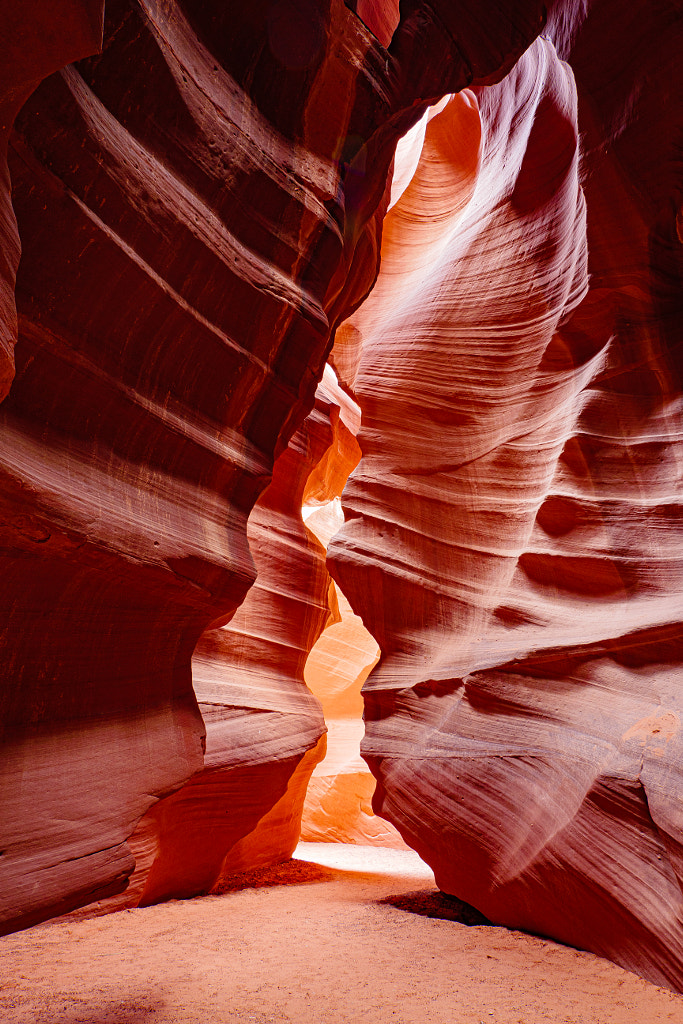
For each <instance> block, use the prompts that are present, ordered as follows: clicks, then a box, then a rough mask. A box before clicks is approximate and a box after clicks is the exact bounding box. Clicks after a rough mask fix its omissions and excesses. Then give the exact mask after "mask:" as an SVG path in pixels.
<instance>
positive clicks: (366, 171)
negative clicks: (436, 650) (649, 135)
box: [0, 0, 542, 928]
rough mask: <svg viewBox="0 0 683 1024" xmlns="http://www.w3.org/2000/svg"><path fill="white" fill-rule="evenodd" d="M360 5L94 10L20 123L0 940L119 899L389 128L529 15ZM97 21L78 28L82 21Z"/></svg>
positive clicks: (196, 717) (366, 260) (357, 253)
mask: <svg viewBox="0 0 683 1024" xmlns="http://www.w3.org/2000/svg"><path fill="white" fill-rule="evenodd" d="M67 6H68V5H67ZM382 6H383V5H377V4H372V3H370V4H359V14H356V13H355V11H353V10H351V9H350V7H347V6H346V5H344V4H343V3H341V0H329V2H327V0H320V2H313V0H301V2H300V3H297V4H290V3H286V2H283V3H281V4H276V5H274V6H273V5H272V4H270V3H265V2H262V0H256V2H254V3H250V4H247V5H243V6H242V7H240V8H239V9H236V8H235V5H232V4H225V3H224V2H222V0H208V2H207V0H202V2H201V3H200V2H194V0H186V2H180V0H139V2H138V0H109V2H108V3H107V5H106V20H105V30H104V46H103V51H102V54H101V56H98V57H94V58H92V59H89V60H86V61H84V62H82V63H81V64H80V65H78V66H71V67H69V68H67V69H66V70H64V71H62V72H61V73H59V74H57V75H54V76H53V77H51V78H50V79H48V80H47V81H46V82H45V83H43V85H41V86H40V87H39V88H38V89H37V90H36V92H35V93H34V94H33V95H32V96H31V98H30V100H29V101H28V103H27V104H26V105H25V106H24V107H23V109H22V111H21V114H20V116H19V118H18V121H17V124H16V129H15V133H14V136H13V139H12V144H11V151H12V152H11V166H10V171H11V178H12V184H13V189H14V195H13V202H14V210H15V213H16V217H17V222H18V230H19V237H20V240H21V246H22V253H23V254H22V262H21V267H20V270H19V274H18V278H17V285H16V300H17V308H18V312H19V341H18V344H17V349H16V362H17V372H16V378H15V381H14V384H13V386H12V389H11V392H10V395H9V397H8V398H7V399H6V400H5V401H4V402H3V405H2V410H1V411H2V423H1V426H0V430H1V431H2V441H1V443H0V444H1V447H0V451H1V453H2V454H1V456H0V459H1V466H0V472H1V474H2V519H3V531H2V558H1V571H2V579H3V588H2V596H1V598H0V601H1V607H2V623H3V640H2V642H3V648H2V650H3V687H2V693H1V696H0V701H1V707H0V711H1V714H2V721H3V742H4V751H3V753H4V758H3V764H4V768H3V779H2V806H3V835H2V843H1V846H2V850H3V855H2V858H1V860H0V873H1V876H2V914H1V917H2V921H3V922H4V925H3V927H4V928H11V927H17V926H19V925H22V924H29V923H31V922H32V921H35V920H38V919H40V918H41V917H44V916H46V915H48V914H50V913H54V912H56V910H58V909H66V908H68V907H70V906H74V905H76V904H78V903H83V902H86V901H88V900H91V899H94V898H95V897H96V896H100V895H102V894H104V893H108V892H113V891H116V890H120V889H121V888H122V887H123V886H125V884H126V879H127V877H128V875H129V874H130V873H131V871H132V868H133V857H132V855H131V852H130V848H129V847H128V845H127V838H128V837H129V836H130V835H131V833H132V831H133V829H134V828H135V825H136V822H137V821H138V820H139V819H140V818H141V816H142V815H143V814H144V813H145V812H146V811H147V810H148V809H149V808H150V807H151V806H152V805H154V803H155V802H156V801H157V800H158V799H159V797H161V796H163V795H165V794H168V793H170V792H171V791H173V790H174V789H176V788H177V787H178V786H179V785H180V784H181V783H182V782H183V781H185V780H186V779H187V778H188V777H189V776H191V775H192V774H193V773H194V772H196V771H197V770H199V769H200V768H201V767H202V765H203V754H202V744H203V737H204V725H203V722H202V719H201V716H200V714H199V711H198V709H197V704H196V700H195V697H194V694H193V691H192V686H191V676H190V658H191V654H192V651H193V648H194V646H195V644H196V642H197V640H198V638H199V637H200V636H201V634H202V633H203V632H204V630H205V629H206V628H207V627H209V626H214V627H216V628H217V627H219V626H220V625H222V624H224V623H225V622H227V621H229V619H230V617H231V615H232V614H233V613H234V611H235V609H236V608H237V607H238V606H239V604H240V603H241V601H242V600H243V598H244V596H245V594H246V592H247V590H248V588H249V586H250V585H251V583H252V582H253V579H254V567H253V562H252V558H251V555H250V553H249V550H248V546H247V540H246V523H247V518H248V515H249V512H250V510H251V508H252V507H253V504H254V502H255V500H256V499H257V497H258V495H259V494H260V493H261V491H262V490H263V489H264V488H265V486H266V485H267V483H268V481H269V477H270V474H271V472H272V466H273V459H274V455H276V454H277V453H279V452H281V451H283V450H284V448H285V447H286V445H287V443H288V441H289V438H290V437H291V436H292V434H293V433H294V431H295V430H296V428H297V427H298V426H299V425H300V423H301V422H302V421H303V419H304V417H305V416H306V415H307V413H308V412H309V410H310V409H311V407H312V405H313V396H314V390H315V386H316V382H317V380H318V379H319V378H320V376H321V375H322V370H323V366H324V363H325V358H326V354H327V350H328V348H329V344H330V332H331V330H332V329H333V328H334V326H335V325H336V323H337V322H338V321H339V320H341V319H343V318H344V317H346V316H348V314H349V313H350V312H351V311H352V310H353V309H354V308H355V307H356V306H357V305H358V303H359V302H360V300H361V299H362V298H363V297H364V295H365V294H367V291H368V289H369V287H370V285H371V284H372V281H373V278H374V275H375V272H376V266H377V257H378V247H377V236H378V231H379V224H380V219H381V214H382V210H383V207H382V204H383V202H384V196H385V191H386V184H387V177H388V171H389V166H390V163H391V160H392V158H393V149H394V145H395V141H396V139H397V138H398V136H399V135H401V134H402V132H403V131H404V130H405V129H406V128H408V127H409V126H410V125H411V124H412V123H413V122H414V121H415V120H416V119H417V118H418V117H419V116H420V114H421V112H422V110H423V108H424V106H425V104H426V102H427V101H428V100H430V99H433V98H435V97H438V96H440V95H441V94H442V93H443V92H444V91H451V90H455V89H459V88H461V87H462V86H463V85H465V84H467V83H468V82H470V81H471V80H476V81H481V82H484V81H488V80H490V79H493V78H495V77H496V76H500V75H501V74H503V73H504V72H505V71H506V70H507V69H508V68H509V67H510V66H512V64H513V63H514V61H515V60H516V59H517V57H518V56H519V54H520V53H522V51H523V50H524V49H525V47H526V46H527V45H528V43H529V42H530V41H531V39H533V38H534V36H535V35H536V33H537V32H538V31H539V28H540V26H541V24H542V17H541V15H542V7H541V5H540V4H536V3H531V4H530V5H529V8H528V9H525V10H524V11H523V12H517V10H516V5H515V4H514V3H513V2H511V0H507V2H506V3H504V4H503V5H502V7H501V5H496V7H495V10H493V9H491V10H488V9H487V10H484V11H481V12H479V11H478V12H477V13H476V17H475V16H474V15H473V14H472V13H470V12H469V9H468V5H466V4H464V3H462V4H461V3H455V4H453V3H446V2H445V0H444V2H441V3H437V4H435V5H433V6H432V5H427V4H424V3H421V2H418V3H415V2H412V3H409V4H406V5H405V8H404V9H402V12H401V15H402V17H401V22H400V24H399V25H398V27H396V29H395V31H393V29H394V26H395V23H396V16H395V15H396V10H395V5H392V10H393V15H390V14H388V13H387V11H381V13H382V17H381V18H377V17H375V15H373V14H371V13H369V12H371V9H374V8H377V9H381V8H382ZM31 9H32V6H31ZM97 9H98V8H97V5H96V4H92V5H89V4H87V3H84V4H74V10H75V11H76V14H75V15H74V17H77V14H78V12H81V11H82V12H83V16H84V17H85V20H86V25H87V26H90V27H91V28H92V26H93V25H94V24H95V21H96V18H95V14H96V11H97ZM385 14H387V17H384V15H385ZM362 17H365V18H366V20H367V22H368V25H369V26H370V28H368V27H366V25H365V24H364V22H363V20H362ZM459 20H460V21H461V22H462V24H463V25H464V26H469V28H470V32H469V36H468V37H467V39H466V40H465V39H463V40H462V41H461V43H460V44H458V45H456V43H455V42H454V33H455V30H456V26H457V25H458V23H459ZM5 27H6V25H5V22H3V28H5ZM11 28H12V26H11V25H9V27H8V31H11ZM370 29H373V30H374V31H376V32H378V34H379V35H380V36H381V38H382V39H383V40H384V41H385V42H388V41H389V37H390V36H391V46H390V49H389V50H386V49H384V47H383V45H382V43H381V42H380V40H379V39H378V38H377V37H376V36H375V35H374V34H373V31H371V30H370ZM392 32H393V34H392ZM86 35H87V33H86ZM88 39H90V36H88ZM57 52H58V58H59V59H58V60H56V62H55V63H56V64H59V63H60V62H61V61H62V60H65V59H69V57H73V56H79V55H83V54H84V53H86V52H88V50H87V48H86V49H82V48H79V47H78V46H77V47H76V50H75V51H74V50H70V49H69V48H67V50H66V51H63V50H62V49H61V48H59V49H58V51H57ZM26 54H27V56H26V60H27V66H28V67H29V71H28V72H27V73H26V75H25V76H24V78H26V79H27V80H30V81H31V82H32V81H33V80H34V79H35V77H36V75H35V74H34V72H33V71H32V70H31V61H32V57H31V48H30V46H28V45H27V46H26ZM52 66H55V65H52ZM45 70H49V66H48V68H47V69H46V67H45V66H44V65H43V64H41V65H40V73H39V75H38V77H40V75H42V74H44V73H45ZM20 80H23V79H21V78H20V77H19V78H17V79H15V81H20ZM21 98H23V96H21V97H20V96H19V93H17V94H16V95H14V96H12V97H10V101H9V108H8V109H10V113H12V112H13V109H14V107H15V106H16V105H17V103H18V102H20V100H21ZM6 184H7V180H6V176H4V174H3V185H5V186H6ZM3 202H6V200H3ZM2 217H3V220H2V223H3V225H4V227H3V231H4V233H5V234H7V232H8V231H9V235H10V242H9V252H8V256H7V257H6V264H5V266H4V268H3V286H4V287H5V289H6V291H5V293H3V316H4V318H5V322H6V324H8V325H9V326H8V328H7V330H6V331H5V335H4V337H5V338H6V339H7V338H9V339H10V341H11V334H12V330H13V326H12V304H11V296H10V297H8V296H9V291H8V290H7V289H8V288H11V284H12V278H13V273H14V266H15V264H16V258H17V246H16V235H15V234H14V233H13V227H12V223H11V216H10V214H9V212H8V209H7V207H6V206H5V207H4V208H3V213H2ZM7 225H9V228H7ZM3 344H4V346H5V349H7V343H6V341H4V342H3ZM3 375H4V376H3V381H5V383H6V381H7V377H8V371H5V370H3Z"/></svg>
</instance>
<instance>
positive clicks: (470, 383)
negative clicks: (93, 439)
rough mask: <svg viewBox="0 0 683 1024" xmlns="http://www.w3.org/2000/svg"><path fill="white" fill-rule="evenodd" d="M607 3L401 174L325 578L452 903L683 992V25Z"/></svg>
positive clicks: (381, 772) (376, 721)
mask: <svg viewBox="0 0 683 1024" xmlns="http://www.w3.org/2000/svg"><path fill="white" fill-rule="evenodd" d="M584 6H585V9H583V12H582V18H580V19H579V18H577V17H575V16H573V15H571V14H569V13H568V12H567V11H563V10H561V9H559V8H558V9H556V10H554V11H552V12H551V15H550V19H549V25H548V38H547V39H539V40H538V41H537V42H536V43H534V45H533V46H532V47H531V48H530V49H529V51H528V52H527V53H526V54H525V55H524V57H523V58H522V59H521V60H520V61H519V63H518V64H517V66H516V67H515V69H514V70H513V71H512V72H511V74H510V75H509V76H508V77H507V78H506V79H505V80H504V81H503V82H501V83H500V84H498V85H493V86H491V87H490V88H486V89H474V90H470V91H468V90H466V91H464V92H462V93H460V94H459V95H458V96H456V97H454V98H453V99H452V100H451V102H450V103H448V104H447V105H446V106H445V108H444V109H443V110H442V111H441V113H438V114H436V115H435V116H433V117H432V119H431V120H430V121H429V123H428V124H427V125H426V129H425V139H424V146H423V148H422V152H421V157H420V160H419V164H418V165H417V168H416V169H415V170H414V173H412V177H410V173H411V171H410V160H409V157H410V152H409V150H410V145H409V140H408V143H407V144H406V146H405V147H404V152H403V156H402V158H401V159H398V158H397V170H398V171H400V170H401V168H402V167H403V168H404V169H405V165H406V164H407V165H408V166H409V171H408V175H407V176H408V181H409V183H407V182H404V184H403V185H402V186H401V188H402V194H401V195H400V198H399V199H398V201H397V203H396V205H395V206H394V207H393V209H392V210H391V211H390V213H389V214H388V216H387V220H386V224H385V233H384V243H383V255H382V272H381V274H380V279H379V281H378V284H377V287H376V289H375V291H374V292H373V293H372V295H371V297H370V299H369V300H368V302H367V303H366V304H365V305H364V306H362V307H361V309H360V310H359V311H358V312H357V313H356V314H355V315H354V316H353V317H352V318H351V319H350V321H348V323H347V324H346V325H345V326H344V328H343V329H342V330H341V331H340V333H339V339H338V346H337V351H336V352H335V357H334V358H335V364H336V365H337V366H338V368H340V369H342V368H343V374H344V376H345V377H346V379H347V380H349V381H350V380H353V379H355V390H356V394H357V396H358V400H359V402H360V404H361V408H362V413H363V426H362V429H361V432H360V434H359V441H360V444H361V448H362V451H363V459H362V461H361V463H360V466H359V468H358V469H357V470H356V471H355V473H354V474H353V475H352V477H351V479H350V481H349V484H348V485H347V490H346V492H345V496H344V505H345V513H346V518H347V522H346V524H345V526H344V527H343V529H342V530H341V533H340V534H338V535H337V537H336V538H334V539H333V540H332V542H331V545H330V548H329V553H328V554H329V564H330V565H331V567H332V571H333V574H334V576H335V578H336V579H338V580H339V582H340V585H341V586H342V588H343V590H344V592H345V593H346V594H347V596H348V597H349V600H350V602H351V604H352V606H353V608H354V610H355V611H356V612H357V613H359V614H360V615H361V616H362V618H363V621H364V622H365V624H366V626H367V627H368V629H369V630H370V631H371V632H372V634H373V635H374V636H375V637H376V638H377V640H378V642H379V644H380V647H381V649H382V659H381V661H380V663H379V665H378V666H377V668H376V669H375V670H374V671H373V673H372V674H371V676H370V678H369V679H368V681H367V683H366V684H365V701H366V737H365V741H364V745H363V753H364V756H365V757H366V759H367V760H368V763H369V764H370V766H371V768H372V770H373V772H374V774H375V775H376V777H377V779H378V789H377V795H376V799H375V808H376V810H377V811H378V812H379V813H381V814H382V815H384V816H386V817H387V818H388V819H389V820H390V821H392V822H394V823H395V824H396V826H397V827H398V828H399V830H400V832H401V833H402V835H403V836H404V837H405V839H406V840H407V842H408V843H410V845H411V846H414V847H415V849H416V850H418V852H419V853H420V854H421V856H423V857H424V858H425V860H427V861H428V862H429V863H430V864H431V865H432V866H433V868H434V870H435V874H436V879H437V882H438V884H439V886H440V887H441V888H442V889H443V890H445V891H446V892H449V893H453V894H455V895H457V896H459V897H461V898H463V899H465V900H467V901H468V902H470V903H472V904H474V905H475V906H476V907H478V909H480V910H481V911H483V912H484V913H485V914H486V915H487V916H488V917H489V918H491V919H492V920H494V921H496V922H500V923H503V924H507V925H510V926H513V927H521V928H525V929H529V930H532V931H536V932H541V933H545V934H547V935H550V936H552V937H554V938H557V939H560V940H562V941H565V942H567V943H570V944H572V945H576V946H579V947H582V948H585V949H589V950H593V951H595V952H598V953H601V954H602V955H604V956H607V957H610V958H611V959H613V960H616V961H617V962H618V963H620V964H622V965H624V966H626V967H629V968H630V969H632V970H636V971H638V972H639V973H641V974H643V975H644V976H645V977H647V978H649V979H651V980H653V981H655V982H658V983H662V984H666V985H668V986H671V987H673V988H677V989H683V897H682V895H681V884H682V882H683V811H682V805H681V801H680V797H679V795H678V794H679V792H680V789H681V783H682V782H683V779H682V778H681V774H682V766H683V732H682V730H681V716H682V714H683V702H682V697H681V687H680V678H681V674H680V664H681V659H682V658H683V631H682V629H681V613H682V611H683V599H682V598H683V563H682V561H681V551H682V550H683V548H682V544H681V541H682V537H681V521H682V520H681V471H680V465H681V451H682V449H681V440H682V438H683V423H682V418H681V405H682V399H681V390H682V388H681V383H682V381H681V367H683V352H682V350H681V340H682V334H683V330H682V327H681V325H682V324H683V308H682V306H683V288H682V284H683V281H682V277H683V274H682V270H683V257H682V250H681V239H682V238H683V232H681V230H680V222H681V214H680V206H681V192H680V181H681V179H680V170H681V162H680V161H681V151H680V132H681V127H682V126H683V106H682V100H681V97H683V89H682V88H681V85H682V83H681V74H682V71H681V64H680V60H679V54H680V48H681V44H682V43H683V19H682V17H681V12H680V9H675V8H674V7H671V6H669V7H665V6H664V5H656V7H654V8H653V7H651V6H650V5H648V4H645V3H638V4H636V5H635V6H634V7H632V8H629V10H628V14H627V15H625V14H624V11H623V8H621V7H619V6H618V5H617V4H616V3H613V2H611V0H595V2H594V3H592V4H590V3H589V4H588V5H584ZM552 40H554V41H555V43H556V44H557V48H558V50H559V56H558V53H557V52H556V48H555V45H553V41H552ZM559 57H562V58H566V59H568V61H569V64H566V63H563V61H562V60H560V59H559ZM577 92H578V103H577ZM579 140H581V146H580V145H579ZM399 156H401V154H399ZM413 166H414V164H413ZM401 188H399V189H398V190H397V191H398V192H399V193H400V192H401Z"/></svg>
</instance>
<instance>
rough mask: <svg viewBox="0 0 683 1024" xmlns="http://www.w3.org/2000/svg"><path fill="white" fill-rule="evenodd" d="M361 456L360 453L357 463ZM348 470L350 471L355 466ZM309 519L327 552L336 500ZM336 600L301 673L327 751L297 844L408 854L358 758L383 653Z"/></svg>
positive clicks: (336, 524)
mask: <svg viewBox="0 0 683 1024" xmlns="http://www.w3.org/2000/svg"><path fill="white" fill-rule="evenodd" d="M356 429H357V427H356ZM359 456H360V449H358V453H357V456H356V457H355V459H354V463H353V464H354V465H355V463H357V461H358V457H359ZM347 468H348V470H349V471H350V470H351V468H352V466H348V467H347ZM347 475H348V474H347ZM306 513H307V515H306V525H307V527H308V529H309V530H311V531H312V532H313V533H314V534H315V536H316V537H318V539H319V540H320V542H321V544H323V545H324V547H325V549H326V548H327V545H328V543H329V541H330V538H331V537H332V536H333V535H334V534H335V533H337V531H338V530H339V528H340V526H341V525H342V524H343V522H344V517H343V514H342V510H341V503H340V501H339V499H338V498H337V499H333V500H332V501H329V502H327V503H326V504H324V505H320V506H319V507H318V508H315V509H314V508H313V507H312V506H310V505H309V506H308V508H307V509H306ZM333 586H334V584H333ZM334 602H335V605H336V611H337V614H336V615H335V616H334V621H331V622H329V623H328V624H327V626H326V628H325V630H324V631H323V633H322V634H321V636H320V637H319V639H318V641H317V642H316V644H315V645H314V647H313V648H312V650H311V653H310V654H309V656H308V659H307V661H306V668H305V672H304V679H305V680H306V683H307V685H308V687H309V689H310V690H311V691H312V692H313V693H314V694H315V696H316V697H317V698H318V700H319V701H320V703H321V704H322V708H323V713H324V715H325V723H326V725H327V753H326V755H325V758H324V760H323V761H321V763H320V764H318V765H316V767H315V769H314V770H313V775H312V776H311V781H310V783H309V785H308V789H307V791H306V800H305V803H304V807H303V816H302V819H301V839H302V840H303V841H304V842H325V843H329V842H338V843H361V844H364V845H379V846H398V847H401V848H405V844H404V843H403V841H402V839H401V838H400V836H399V835H398V833H397V832H396V830H395V829H394V828H393V826H392V825H390V824H389V822H387V821H385V820H383V819H382V818H379V817H378V816H377V815H376V814H374V812H373V810H372V795H373V793H374V790H375V780H374V778H373V776H372V774H371V773H370V770H369V768H368V766H367V764H366V763H365V762H364V761H363V760H362V759H361V756H360V741H361V738H362V736H363V698H362V696H361V687H362V685H363V683H364V682H365V680H366V679H367V677H368V674H369V673H370V671H371V669H372V668H373V666H374V665H375V664H376V663H377V661H378V659H379V655H380V650H379V647H378V646H377V641H376V640H375V639H374V637H372V636H371V635H370V634H369V633H368V631H367V630H366V629H365V627H364V626H363V623H362V621H361V619H360V617H359V616H358V615H355V614H354V612H353V609H352V608H351V606H350V605H349V602H348V601H347V600H346V598H345V597H344V595H343V594H342V592H341V591H340V590H339V588H338V587H337V586H334Z"/></svg>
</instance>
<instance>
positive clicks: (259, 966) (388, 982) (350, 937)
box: [0, 843, 683, 1024]
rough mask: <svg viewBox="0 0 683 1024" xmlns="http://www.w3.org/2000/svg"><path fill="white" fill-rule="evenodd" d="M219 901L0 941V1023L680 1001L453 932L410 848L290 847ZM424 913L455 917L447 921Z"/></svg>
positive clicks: (647, 1009)
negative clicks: (286, 858) (290, 853)
mask: <svg viewBox="0 0 683 1024" xmlns="http://www.w3.org/2000/svg"><path fill="white" fill-rule="evenodd" d="M247 881H248V883H249V886H248V887H247V888H244V889H241V890H237V891H226V892H224V893H223V894H222V895H216V896H206V897H201V898H198V899H193V900H184V901H171V902H169V903H164V904H161V905H159V906H154V907H147V908H144V909H136V910H126V911H120V912H117V913H113V914H109V915H107V916H105V917H99V918H91V919H81V920H74V919H62V920H60V921H55V922H48V923H46V924H43V925H38V926H36V927H35V928H32V929H30V930H28V931H25V932H20V933H17V934H15V935H11V936H6V937H5V938H4V939H3V944H2V954H1V959H0V978H1V979H2V980H1V987H0V1019H2V1021H3V1024H205V1022H217V1024H218V1022H220V1024H233V1022H240V1024H242V1022H244V1024H349V1022H355V1021H368V1022H372V1024H388V1022H391V1024H428V1022H429V1024H481V1022H485V1024H489V1022H491V1024H541V1022H550V1024H635V1022H639V1024H681V1022H683V996H679V995H674V994H673V993H671V992H669V991H665V990H663V989H660V988H657V987H656V986H654V985H652V984H650V983H648V982H646V981H643V980H642V979H640V978H637V977H636V976H635V975H633V974H630V973H628V972H626V971H624V970H622V969H621V968H619V967H616V966H615V965H614V964H611V963H609V962H608V961H606V960H602V959H601V958H599V957H596V956H594V955H592V954H589V953H581V952H578V951H576V950H574V949H569V948H567V947H564V946H559V945H556V944H555V943H553V942H550V941H545V940H543V939H539V938H535V937H533V936H529V935H525V934H522V933H520V932H514V931H508V930H506V929H504V928H495V927H491V926H486V925H474V926H468V925H466V924H461V923H459V922H458V920H457V914H458V911H459V905H458V904H457V903H456V902H452V903H449V901H447V900H446V899H445V898H443V897H439V896H438V894H437V893H436V891H435V889H434V881H433V876H432V874H431V871H430V870H429V869H428V868H427V867H426V865H424V864H423V863H422V862H421V861H420V860H419V859H418V857H417V855H416V854H415V853H413V852H412V851H402V850H387V849H377V848H369V847H360V846H349V845H341V844H332V843H326V844H301V845H300V846H299V848H298V849H297V852H296V859H295V860H293V861H291V862H290V863H289V864H285V865H283V866H281V867H279V868H275V869H267V870H264V871H263V872H261V874H260V876H259V875H256V874H255V875H253V876H251V877H250V878H249V879H247ZM425 913H432V914H443V915H444V916H446V915H448V916H450V917H456V919H455V920H443V919H439V917H427V916H423V915H424V914H425Z"/></svg>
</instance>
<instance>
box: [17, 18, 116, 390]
mask: <svg viewBox="0 0 683 1024" xmlns="http://www.w3.org/2000/svg"><path fill="white" fill-rule="evenodd" d="M103 13H104V0H64V2H62V3H59V4H57V5H55V4H54V3H50V0H23V2H22V3H21V4H3V6H2V9H0V41H1V42H2V65H0V401H2V399H3V398H4V397H5V396H6V394H7V392H8V390H9V386H10V384H11V382H12V378H13V376H14V346H15V345H16V341H17V311H16V305H15V301H14V285H15V280H16V273H17V266H18V264H19V256H20V252H21V246H20V242H19V232H18V231H17V223H16V219H15V216H14V210H13V209H12V200H11V188H12V186H11V181H10V176H9V169H8V167H7V143H8V141H9V136H10V132H11V130H12V125H13V124H14V119H15V117H16V116H17V114H18V113H19V111H20V109H21V107H22V106H23V104H24V103H25V102H26V100H27V99H28V97H29V96H30V95H31V93H32V92H33V90H34V89H35V88H36V87H37V86H38V85H39V83H40V82H41V81H42V80H43V79H44V78H47V76H48V75H50V74H52V72H53V71H56V70H57V69H58V68H61V67H63V66H64V65H65V64H68V63H69V62H70V61H73V60H78V59H79V58H81V57H87V56H89V55H90V54H92V53H96V52H97V51H98V50H99V49H100V46H101V45H102V21H103Z"/></svg>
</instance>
